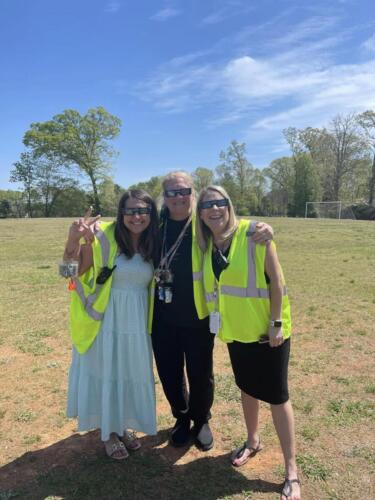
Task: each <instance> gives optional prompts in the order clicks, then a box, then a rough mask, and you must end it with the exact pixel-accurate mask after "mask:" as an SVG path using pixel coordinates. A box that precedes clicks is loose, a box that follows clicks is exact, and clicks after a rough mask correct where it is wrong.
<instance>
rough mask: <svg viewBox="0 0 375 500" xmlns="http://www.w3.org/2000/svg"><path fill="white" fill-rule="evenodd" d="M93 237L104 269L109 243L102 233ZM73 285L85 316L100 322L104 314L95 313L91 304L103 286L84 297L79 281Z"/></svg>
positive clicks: (107, 257)
mask: <svg viewBox="0 0 375 500" xmlns="http://www.w3.org/2000/svg"><path fill="white" fill-rule="evenodd" d="M95 236H96V237H97V238H98V240H99V243H100V247H101V251H102V264H103V267H106V266H107V265H108V260H109V249H110V245H109V241H108V238H107V237H106V235H105V234H104V232H103V231H101V230H99V231H98V232H97V233H95ZM74 281H75V285H76V292H77V294H78V296H79V298H80V300H81V302H82V305H83V308H84V309H85V311H86V312H87V314H88V315H89V316H90V317H91V318H92V319H94V320H96V321H101V320H102V319H103V317H104V313H100V312H98V311H95V309H94V307H93V303H94V302H95V300H96V298H97V296H98V295H99V292H100V290H101V288H102V286H103V285H97V286H96V288H95V292H94V293H92V294H91V295H88V296H87V297H85V293H84V291H83V286H82V283H81V282H80V281H79V279H78V278H75V280H74Z"/></svg>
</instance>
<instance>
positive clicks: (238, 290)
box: [203, 220, 291, 343]
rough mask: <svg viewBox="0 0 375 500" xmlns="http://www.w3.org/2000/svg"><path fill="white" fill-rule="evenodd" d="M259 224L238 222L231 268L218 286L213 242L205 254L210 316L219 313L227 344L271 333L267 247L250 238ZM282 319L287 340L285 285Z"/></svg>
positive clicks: (205, 287)
mask: <svg viewBox="0 0 375 500" xmlns="http://www.w3.org/2000/svg"><path fill="white" fill-rule="evenodd" d="M256 224H257V221H248V220H241V221H240V222H239V226H238V228H237V230H236V232H235V234H234V236H233V239H232V243H231V247H230V250H229V255H228V261H229V266H228V267H227V268H226V269H224V270H223V271H222V272H221V274H220V279H219V282H217V280H216V278H215V275H214V272H213V269H212V239H210V241H209V244H208V248H207V251H206V252H205V254H204V261H203V283H204V290H205V298H206V303H207V307H208V310H209V312H213V311H218V312H219V313H220V320H221V326H220V330H219V333H218V336H219V337H220V339H221V340H223V341H224V342H233V341H234V340H236V341H239V342H244V343H249V342H257V341H258V340H259V338H260V337H261V336H262V335H264V334H267V332H268V327H269V321H270V319H271V318H270V298H269V287H268V285H267V282H266V278H265V275H264V261H265V256H266V247H265V245H257V244H255V243H254V241H253V240H252V239H251V237H250V236H251V234H253V232H254V231H255V226H256ZM272 244H274V243H273V242H272ZM280 271H281V274H282V270H280ZM282 279H283V281H284V277H283V278H282ZM281 316H282V317H281V319H282V321H283V327H282V329H283V337H284V339H286V338H288V337H290V334H291V316H290V305H289V299H288V296H287V292H286V287H285V283H284V292H283V300H282V314H281ZM274 319H279V318H274Z"/></svg>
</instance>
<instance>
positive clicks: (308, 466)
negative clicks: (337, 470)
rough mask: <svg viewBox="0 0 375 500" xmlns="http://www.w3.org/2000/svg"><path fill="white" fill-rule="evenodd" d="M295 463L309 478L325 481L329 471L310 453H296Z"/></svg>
mask: <svg viewBox="0 0 375 500" xmlns="http://www.w3.org/2000/svg"><path fill="white" fill-rule="evenodd" d="M297 465H298V466H299V467H300V468H301V470H302V472H303V473H304V475H305V476H306V477H308V478H309V479H313V480H315V481H317V480H320V481H325V480H326V479H327V478H328V477H329V475H330V473H329V470H328V468H327V467H326V466H325V465H324V464H322V463H321V462H320V461H319V460H318V459H317V458H315V457H313V456H312V455H297Z"/></svg>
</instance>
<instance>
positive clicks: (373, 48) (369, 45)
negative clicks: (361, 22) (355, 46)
mask: <svg viewBox="0 0 375 500" xmlns="http://www.w3.org/2000/svg"><path fill="white" fill-rule="evenodd" d="M362 47H363V48H364V49H366V50H368V51H369V52H375V34H374V35H372V36H371V37H370V38H368V39H367V40H366V41H365V42H364V43H363V44H362Z"/></svg>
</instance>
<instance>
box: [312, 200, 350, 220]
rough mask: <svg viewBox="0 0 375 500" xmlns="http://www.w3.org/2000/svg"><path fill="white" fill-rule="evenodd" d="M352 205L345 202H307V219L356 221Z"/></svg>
mask: <svg viewBox="0 0 375 500" xmlns="http://www.w3.org/2000/svg"><path fill="white" fill-rule="evenodd" d="M350 205H351V203H345V202H343V201H307V202H306V209H305V219H307V218H311V217H314V218H317V219H355V218H356V217H355V215H354V212H353V210H352V209H351V207H350Z"/></svg>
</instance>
